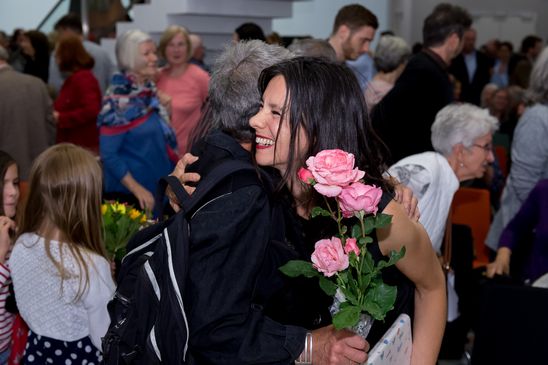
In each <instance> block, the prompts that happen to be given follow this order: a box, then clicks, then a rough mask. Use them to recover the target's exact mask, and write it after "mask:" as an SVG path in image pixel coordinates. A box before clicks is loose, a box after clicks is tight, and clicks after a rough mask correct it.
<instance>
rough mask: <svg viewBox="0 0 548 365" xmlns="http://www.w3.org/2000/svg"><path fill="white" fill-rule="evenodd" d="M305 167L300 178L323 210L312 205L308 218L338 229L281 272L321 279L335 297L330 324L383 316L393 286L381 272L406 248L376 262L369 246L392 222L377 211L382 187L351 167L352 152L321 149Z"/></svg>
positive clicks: (392, 297) (342, 324)
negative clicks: (305, 258)
mask: <svg viewBox="0 0 548 365" xmlns="http://www.w3.org/2000/svg"><path fill="white" fill-rule="evenodd" d="M306 165H307V167H306V168H304V167H303V168H301V169H300V170H299V172H298V174H297V175H298V178H299V180H300V181H302V182H303V183H304V184H306V185H310V186H312V187H313V188H314V189H315V190H316V191H317V192H318V193H320V194H321V195H323V197H324V199H325V208H326V209H324V208H323V207H314V208H313V209H312V214H311V215H312V218H314V217H316V216H319V215H321V216H327V217H331V218H333V219H334V220H335V221H336V222H337V224H338V230H339V232H338V234H337V235H336V236H333V237H330V238H326V239H322V240H319V241H318V242H316V244H315V246H314V252H313V253H312V256H311V262H308V261H301V260H293V261H289V262H288V263H287V264H285V265H284V266H282V267H281V268H280V270H281V271H282V272H283V273H284V274H286V275H288V276H291V277H296V276H300V275H303V276H306V277H317V278H318V279H319V284H320V287H321V288H322V289H323V290H324V291H325V292H326V293H327V294H328V295H331V296H334V297H335V303H334V305H333V307H332V310H333V312H334V315H333V325H334V326H335V327H336V328H338V329H340V328H351V327H353V326H356V325H357V324H358V322H359V321H360V316H361V315H362V314H363V313H365V314H368V315H369V316H371V317H372V318H374V319H376V320H383V319H384V317H385V316H386V313H388V311H390V310H391V309H392V308H393V306H394V302H395V301H396V287H395V286H390V285H387V284H385V283H384V282H383V280H382V276H381V271H382V269H384V268H386V267H388V266H391V265H394V264H395V263H396V262H397V261H398V260H399V259H401V258H402V257H403V256H404V255H405V247H402V249H401V250H400V252H395V251H393V252H391V253H390V255H389V257H388V260H384V261H382V260H381V261H379V262H378V263H376V264H375V262H374V260H373V257H372V256H371V253H370V252H369V250H368V249H367V244H369V243H371V242H373V239H372V238H371V236H370V235H371V233H372V232H373V230H375V229H376V228H383V227H387V226H388V225H390V224H391V219H392V216H390V215H387V214H383V213H379V212H378V205H379V202H380V200H381V197H382V189H380V188H379V187H376V186H374V185H367V184H365V183H363V182H362V181H361V179H362V178H363V177H364V176H365V172H364V171H361V170H359V169H358V168H357V167H355V166H354V155H352V154H351V153H347V152H345V151H342V150H324V151H321V152H319V153H318V154H317V155H316V156H312V157H310V158H308V160H306ZM329 198H334V199H329ZM335 205H336V207H335ZM347 223H348V224H351V225H352V226H351V228H350V229H349V227H348V226H347V225H346V224H347ZM333 312H332V313H333Z"/></svg>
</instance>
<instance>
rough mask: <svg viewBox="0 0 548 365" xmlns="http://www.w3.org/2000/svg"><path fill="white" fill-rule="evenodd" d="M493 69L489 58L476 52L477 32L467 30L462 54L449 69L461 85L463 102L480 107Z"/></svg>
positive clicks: (471, 29)
mask: <svg viewBox="0 0 548 365" xmlns="http://www.w3.org/2000/svg"><path fill="white" fill-rule="evenodd" d="M492 68H493V64H492V61H491V60H490V59H489V57H487V56H486V55H485V54H484V53H482V52H479V51H477V50H476V30H475V29H473V28H470V29H467V30H466V31H465V32H464V36H463V46H462V52H461V53H460V54H459V55H458V56H457V57H455V59H453V61H452V62H451V66H450V67H449V73H450V74H452V75H453V76H455V78H456V79H457V80H459V81H460V83H461V87H462V91H461V96H460V100H461V101H465V102H467V103H472V104H475V105H478V106H479V105H480V103H481V97H480V96H481V91H482V90H483V87H484V86H485V85H487V84H488V83H489V81H490V80H491V74H492Z"/></svg>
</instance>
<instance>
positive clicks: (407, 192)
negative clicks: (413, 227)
mask: <svg viewBox="0 0 548 365" xmlns="http://www.w3.org/2000/svg"><path fill="white" fill-rule="evenodd" d="M394 182H396V184H395V185H394V200H396V201H397V202H398V203H400V204H401V205H402V206H403V208H404V209H405V211H406V213H407V216H408V217H409V218H410V219H412V220H414V221H415V222H418V220H419V218H420V216H421V214H420V212H419V207H418V205H419V201H418V199H417V197H415V195H413V190H411V189H409V188H408V187H407V186H405V185H403V184H401V183H399V182H397V180H395V179H394Z"/></svg>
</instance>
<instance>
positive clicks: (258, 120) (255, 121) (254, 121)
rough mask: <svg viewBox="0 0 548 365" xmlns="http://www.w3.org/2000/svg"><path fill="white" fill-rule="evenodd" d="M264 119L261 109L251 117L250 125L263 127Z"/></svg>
mask: <svg viewBox="0 0 548 365" xmlns="http://www.w3.org/2000/svg"><path fill="white" fill-rule="evenodd" d="M262 120H263V118H262V117H261V110H259V111H258V112H257V114H255V115H254V116H252V117H251V118H249V125H250V126H251V128H255V129H257V128H261V126H262V125H263V123H262Z"/></svg>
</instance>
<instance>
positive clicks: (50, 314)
mask: <svg viewBox="0 0 548 365" xmlns="http://www.w3.org/2000/svg"><path fill="white" fill-rule="evenodd" d="M101 186H102V174H101V168H100V166H99V163H98V162H97V160H96V159H95V158H94V156H93V155H92V154H91V153H90V152H88V151H86V150H84V149H83V148H81V147H77V146H75V145H72V144H66V143H62V144H58V145H56V146H53V147H51V148H49V149H47V150H46V151H44V152H43V153H42V154H41V155H40V156H38V158H37V159H36V161H35V162H34V164H33V166H32V169H31V173H30V181H29V191H28V199H27V201H26V203H25V206H24V208H23V212H22V214H21V217H20V221H19V230H18V237H17V240H16V242H15V245H14V248H13V252H12V255H11V258H10V266H11V274H12V279H13V285H14V291H15V299H16V300H17V304H18V308H19V312H20V314H21V316H22V317H23V319H24V320H25V322H26V323H27V324H28V325H29V328H30V332H29V337H28V347H27V349H26V350H25V355H24V358H23V362H24V363H26V364H31V363H38V364H46V363H52V364H68V363H71V362H72V363H82V364H83V363H87V364H98V363H99V361H100V360H101V352H100V349H101V345H100V344H101V337H102V336H103V335H104V334H105V333H106V330H107V328H108V325H109V316H108V312H107V303H108V301H109V300H110V298H111V297H112V294H113V293H114V286H115V285H114V281H113V279H112V276H111V270H110V264H109V262H108V261H107V259H106V254H105V248H104V246H103V242H102V234H101Z"/></svg>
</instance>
